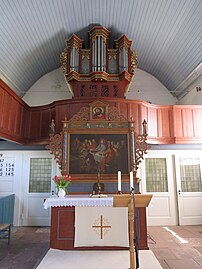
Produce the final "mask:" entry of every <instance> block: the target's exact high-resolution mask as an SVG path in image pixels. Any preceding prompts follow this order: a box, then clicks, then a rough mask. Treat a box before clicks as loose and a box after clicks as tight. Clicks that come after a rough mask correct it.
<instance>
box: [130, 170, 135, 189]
mask: <svg viewBox="0 0 202 269" xmlns="http://www.w3.org/2000/svg"><path fill="white" fill-rule="evenodd" d="M131 188H134V184H133V171H131V172H130V190H131Z"/></svg>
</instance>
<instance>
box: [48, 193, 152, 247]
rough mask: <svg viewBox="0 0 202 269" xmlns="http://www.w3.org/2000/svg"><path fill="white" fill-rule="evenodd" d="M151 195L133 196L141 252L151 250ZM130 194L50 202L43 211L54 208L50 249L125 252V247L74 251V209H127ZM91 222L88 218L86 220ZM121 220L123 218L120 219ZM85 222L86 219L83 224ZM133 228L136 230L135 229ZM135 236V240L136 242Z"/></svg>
mask: <svg viewBox="0 0 202 269" xmlns="http://www.w3.org/2000/svg"><path fill="white" fill-rule="evenodd" d="M151 197H152V196H151V195H149V194H147V195H146V194H135V195H134V215H135V220H136V223H135V225H134V226H135V227H136V229H135V236H136V235H137V236H138V239H139V242H138V247H139V249H144V250H145V249H148V243H147V223H146V207H147V206H148V204H149V202H150V200H151ZM130 199H131V195H130V194H121V195H108V197H105V198H91V197H90V196H89V195H67V196H66V197H65V198H58V197H53V198H48V199H46V201H45V202H44V208H46V209H47V208H49V207H51V231H50V247H51V248H54V249H62V250H81V249H82V250H90V249H91V250H106V249H108V250H118V249H119V250H124V249H129V247H123V246H92V247H89V246H88V247H86V246H85V247H76V248H75V247H74V243H75V242H74V241H75V207H111V208H113V207H126V208H127V207H128V206H129V202H130ZM86 218H88V216H86ZM120 218H121V216H120ZM83 221H84V222H85V219H84V220H83ZM133 228H134V227H133ZM135 236H134V237H133V238H135Z"/></svg>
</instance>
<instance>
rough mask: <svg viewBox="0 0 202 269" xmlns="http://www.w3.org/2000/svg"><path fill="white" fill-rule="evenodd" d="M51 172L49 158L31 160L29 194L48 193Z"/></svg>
mask: <svg viewBox="0 0 202 269" xmlns="http://www.w3.org/2000/svg"><path fill="white" fill-rule="evenodd" d="M51 171H52V160H51V158H31V159H30V174H29V192H50V189H51Z"/></svg>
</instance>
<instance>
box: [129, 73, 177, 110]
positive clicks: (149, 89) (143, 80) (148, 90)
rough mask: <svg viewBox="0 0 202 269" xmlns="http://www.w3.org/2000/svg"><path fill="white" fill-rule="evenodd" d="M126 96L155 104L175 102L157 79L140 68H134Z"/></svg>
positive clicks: (171, 103) (172, 103)
mask: <svg viewBox="0 0 202 269" xmlns="http://www.w3.org/2000/svg"><path fill="white" fill-rule="evenodd" d="M126 98H127V99H133V100H144V101H146V102H151V103H152V104H156V105H174V104H176V102H177V99H176V98H175V97H173V96H172V95H171V94H170V92H169V91H168V89H167V88H166V87H165V86H164V85H163V84H162V83H161V82H160V81H159V80H158V79H156V78H155V77H154V76H152V75H151V74H149V73H147V72H145V71H143V70H141V69H136V71H135V75H134V78H133V81H132V84H131V86H130V88H129V91H128V93H127V95H126Z"/></svg>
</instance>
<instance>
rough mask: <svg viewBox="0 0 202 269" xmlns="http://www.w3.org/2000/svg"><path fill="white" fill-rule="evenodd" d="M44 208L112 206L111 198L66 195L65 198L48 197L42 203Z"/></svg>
mask: <svg viewBox="0 0 202 269" xmlns="http://www.w3.org/2000/svg"><path fill="white" fill-rule="evenodd" d="M43 205H44V208H45V209H48V208H49V207H58V206H111V207H112V206H113V197H112V196H111V197H110V196H108V197H105V198H92V197H90V196H89V195H66V196H65V198H59V197H50V198H47V199H46V200H45V202H44V204H43Z"/></svg>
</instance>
